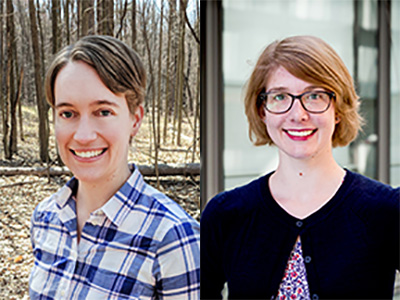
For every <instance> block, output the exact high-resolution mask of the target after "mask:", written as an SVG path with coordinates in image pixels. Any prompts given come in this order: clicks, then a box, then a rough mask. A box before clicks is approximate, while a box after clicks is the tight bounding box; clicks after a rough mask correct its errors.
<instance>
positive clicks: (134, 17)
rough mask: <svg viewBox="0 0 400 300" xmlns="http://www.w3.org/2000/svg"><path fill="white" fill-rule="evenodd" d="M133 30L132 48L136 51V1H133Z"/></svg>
mask: <svg viewBox="0 0 400 300" xmlns="http://www.w3.org/2000/svg"><path fill="white" fill-rule="evenodd" d="M131 13H132V15H131V30H132V41H131V47H132V49H135V50H136V0H132V11H131Z"/></svg>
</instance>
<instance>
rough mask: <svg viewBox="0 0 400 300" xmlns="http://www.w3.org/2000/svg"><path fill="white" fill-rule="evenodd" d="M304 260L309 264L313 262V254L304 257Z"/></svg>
mask: <svg viewBox="0 0 400 300" xmlns="http://www.w3.org/2000/svg"><path fill="white" fill-rule="evenodd" d="M304 261H305V262H306V263H307V264H308V263H310V262H311V256H306V257H304Z"/></svg>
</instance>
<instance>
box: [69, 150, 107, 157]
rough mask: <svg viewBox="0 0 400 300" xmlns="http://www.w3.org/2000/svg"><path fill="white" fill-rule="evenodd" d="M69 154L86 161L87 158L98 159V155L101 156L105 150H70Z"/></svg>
mask: <svg viewBox="0 0 400 300" xmlns="http://www.w3.org/2000/svg"><path fill="white" fill-rule="evenodd" d="M70 150H71V152H72V153H73V154H74V155H75V156H77V157H79V158H83V159H85V158H86V159H88V158H95V157H98V156H100V155H102V154H103V153H104V152H106V151H107V148H104V149H98V150H72V149H70Z"/></svg>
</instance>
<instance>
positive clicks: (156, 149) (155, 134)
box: [142, 2, 160, 187]
mask: <svg viewBox="0 0 400 300" xmlns="http://www.w3.org/2000/svg"><path fill="white" fill-rule="evenodd" d="M146 9H147V4H146V3H145V2H144V3H143V11H142V16H143V19H142V23H143V39H144V42H145V44H146V49H147V58H148V61H149V73H150V81H151V82H153V81H154V72H153V63H152V60H151V49H150V41H149V38H148V35H147V27H146V23H147V21H146ZM151 94H152V96H151V98H152V102H151V103H152V117H151V118H152V128H153V137H154V167H155V171H156V176H157V187H159V185H160V181H159V178H158V175H159V173H158V147H159V145H158V143H157V141H158V138H157V132H156V124H155V119H156V116H155V107H156V105H155V101H154V100H155V88H154V83H151Z"/></svg>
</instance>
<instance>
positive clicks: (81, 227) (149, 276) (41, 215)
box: [29, 36, 200, 300]
mask: <svg viewBox="0 0 400 300" xmlns="http://www.w3.org/2000/svg"><path fill="white" fill-rule="evenodd" d="M145 85H146V72H145V69H144V67H143V65H142V62H141V61H140V58H139V56H138V55H137V54H136V52H135V51H133V50H132V49H131V48H129V47H128V46H127V45H125V44H124V43H123V42H121V41H119V40H117V39H115V38H112V37H109V36H87V37H84V38H82V39H81V40H79V41H78V42H77V43H76V44H74V45H71V46H68V47H66V48H64V49H63V50H62V51H61V52H60V53H59V54H58V55H57V56H56V58H55V60H54V61H53V63H52V65H51V66H50V68H49V71H48V73H47V76H46V96H47V101H48V102H49V103H50V105H51V106H52V107H53V110H54V125H55V134H56V139H57V143H58V149H59V153H60V156H61V158H62V160H63V162H64V163H65V165H66V166H67V167H68V168H69V169H70V170H71V171H72V173H73V174H74V177H73V178H72V179H71V180H70V181H69V182H68V183H67V184H66V185H65V186H64V187H62V188H61V189H60V190H59V191H58V192H57V193H55V194H53V195H52V196H50V197H49V198H48V199H45V200H44V201H42V202H41V203H40V204H39V205H38V206H37V207H36V209H35V211H34V213H33V216H32V226H31V239H32V246H33V254H34V256H35V264H34V267H33V269H32V272H31V276H30V281H29V290H30V297H31V299H57V300H58V299H96V300H98V299H199V287H200V286H199V272H200V271H199V261H200V256H199V224H198V222H196V221H195V220H194V219H193V218H191V217H190V216H189V215H188V214H187V213H186V212H184V210H183V209H182V208H181V207H180V206H179V205H178V204H176V203H175V202H174V201H173V200H171V199H169V198H168V197H166V196H165V195H164V194H162V193H160V192H159V191H157V190H156V189H153V188H152V187H150V186H149V185H148V184H146V183H145V182H144V181H143V178H142V175H141V174H140V173H139V171H138V169H137V167H135V166H134V165H129V164H128V151H129V144H130V141H131V139H132V137H134V136H135V135H136V134H137V132H138V130H139V127H140V124H141V122H142V119H143V113H144V109H143V106H142V103H143V99H144V94H145Z"/></svg>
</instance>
